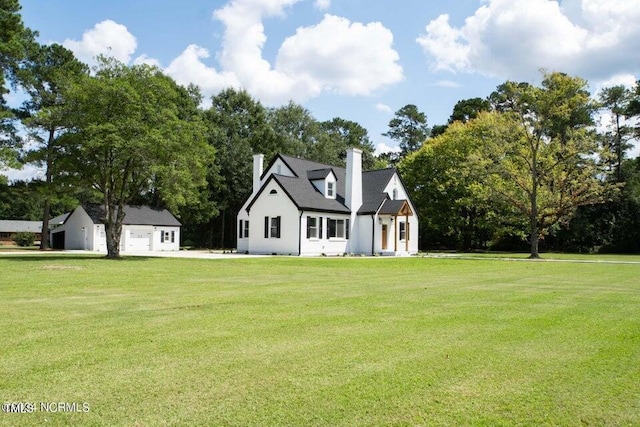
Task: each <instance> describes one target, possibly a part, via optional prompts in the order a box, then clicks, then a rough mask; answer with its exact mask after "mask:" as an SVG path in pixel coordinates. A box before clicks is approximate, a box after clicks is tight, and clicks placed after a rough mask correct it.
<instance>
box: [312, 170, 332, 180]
mask: <svg viewBox="0 0 640 427" xmlns="http://www.w3.org/2000/svg"><path fill="white" fill-rule="evenodd" d="M331 172H333V170H332V169H317V170H313V171H307V178H309V179H310V180H311V181H315V180H316V179H325V178H326V177H328V176H329V174H330V173H331Z"/></svg>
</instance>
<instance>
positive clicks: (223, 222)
mask: <svg viewBox="0 0 640 427" xmlns="http://www.w3.org/2000/svg"><path fill="white" fill-rule="evenodd" d="M226 214H227V210H226V209H224V210H223V211H222V217H221V219H220V220H221V223H222V225H221V226H220V249H224V229H225V226H226Z"/></svg>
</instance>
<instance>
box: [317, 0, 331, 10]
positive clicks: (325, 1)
mask: <svg viewBox="0 0 640 427" xmlns="http://www.w3.org/2000/svg"><path fill="white" fill-rule="evenodd" d="M313 5H314V7H315V8H316V9H318V10H327V9H329V8H330V7H331V0H316V1H315V3H314V4H313Z"/></svg>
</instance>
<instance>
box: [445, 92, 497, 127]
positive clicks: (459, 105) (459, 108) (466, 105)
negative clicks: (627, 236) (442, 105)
mask: <svg viewBox="0 0 640 427" xmlns="http://www.w3.org/2000/svg"><path fill="white" fill-rule="evenodd" d="M490 110H491V103H490V102H489V100H487V99H482V98H470V99H463V100H461V101H458V102H456V105H454V106H453V112H452V113H451V116H449V124H451V123H454V122H462V123H467V122H468V121H469V120H473V119H475V118H476V117H478V114H480V113H481V112H483V111H490Z"/></svg>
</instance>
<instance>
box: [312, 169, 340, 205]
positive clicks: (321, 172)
mask: <svg viewBox="0 0 640 427" xmlns="http://www.w3.org/2000/svg"><path fill="white" fill-rule="evenodd" d="M307 178H308V179H309V181H311V183H312V184H313V186H314V187H315V188H316V189H317V190H318V191H319V192H320V193H322V195H324V197H326V198H327V199H335V198H336V194H337V190H336V188H337V186H336V183H337V181H338V179H337V178H336V174H335V172H334V171H333V169H331V168H326V169H316V170H310V171H308V172H307Z"/></svg>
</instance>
